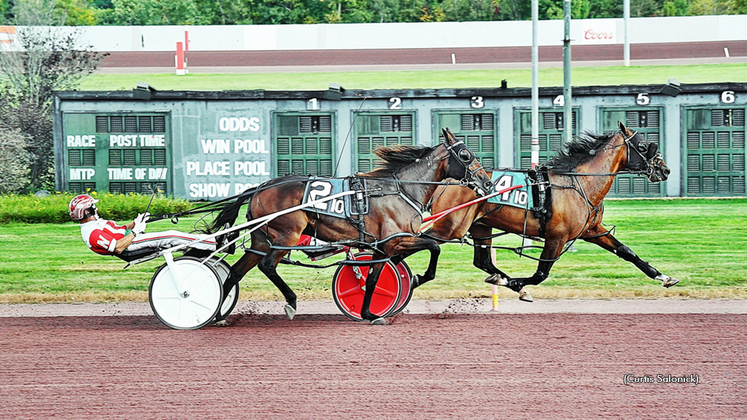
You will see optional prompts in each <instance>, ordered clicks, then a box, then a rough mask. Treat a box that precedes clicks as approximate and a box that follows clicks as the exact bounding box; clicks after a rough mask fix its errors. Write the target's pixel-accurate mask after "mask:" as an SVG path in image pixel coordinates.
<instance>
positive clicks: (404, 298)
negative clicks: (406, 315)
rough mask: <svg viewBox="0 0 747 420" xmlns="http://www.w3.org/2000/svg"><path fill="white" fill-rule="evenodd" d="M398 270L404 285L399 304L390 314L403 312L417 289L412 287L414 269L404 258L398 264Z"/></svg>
mask: <svg viewBox="0 0 747 420" xmlns="http://www.w3.org/2000/svg"><path fill="white" fill-rule="evenodd" d="M397 272H398V273H399V280H400V283H401V285H402V295H401V296H400V297H399V301H397V305H396V306H395V307H394V310H392V312H391V313H390V314H389V316H394V315H397V314H398V313H400V312H402V310H403V309H405V308H406V307H407V304H408V303H410V299H412V292H413V291H414V290H415V288H414V287H412V271H411V270H410V266H408V265H407V263H406V262H404V260H403V261H401V262H400V263H399V264H397Z"/></svg>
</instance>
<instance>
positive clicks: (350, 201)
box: [303, 178, 368, 218]
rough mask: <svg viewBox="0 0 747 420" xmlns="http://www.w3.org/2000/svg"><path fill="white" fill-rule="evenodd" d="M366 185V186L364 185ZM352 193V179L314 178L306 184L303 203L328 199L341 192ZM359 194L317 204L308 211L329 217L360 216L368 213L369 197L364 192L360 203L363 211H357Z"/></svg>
mask: <svg viewBox="0 0 747 420" xmlns="http://www.w3.org/2000/svg"><path fill="white" fill-rule="evenodd" d="M364 185H365V184H364ZM345 191H350V179H349V178H344V179H338V178H319V179H315V178H312V179H310V180H309V182H307V183H306V190H305V191H304V193H303V203H304V204H305V203H309V202H312V201H316V200H321V199H324V198H326V197H329V196H332V195H335V194H339V193H341V192H345ZM356 195H357V194H351V195H346V196H343V197H339V198H335V199H332V200H329V201H325V202H323V203H317V204H315V205H313V206H310V207H309V208H308V210H310V211H316V212H318V213H319V214H325V215H327V216H333V217H341V218H349V217H350V216H351V215H359V214H366V213H368V196H367V194H365V191H363V200H362V202H361V203H360V206H361V208H362V211H360V212H359V211H358V210H357V206H356V204H355V201H356V200H358V198H356Z"/></svg>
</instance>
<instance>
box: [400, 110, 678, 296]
mask: <svg viewBox="0 0 747 420" xmlns="http://www.w3.org/2000/svg"><path fill="white" fill-rule="evenodd" d="M618 124H619V128H620V130H619V132H616V133H610V134H605V135H594V134H591V133H587V134H586V135H584V136H582V137H581V138H579V139H577V140H575V141H573V142H570V143H568V144H567V145H566V146H565V148H564V150H561V151H560V152H559V154H558V155H557V156H556V157H554V158H553V159H551V160H550V161H549V162H548V163H547V175H546V178H547V179H546V180H545V182H544V184H545V185H544V186H545V191H546V196H547V198H546V202H547V203H548V206H547V208H545V209H539V211H531V210H530V209H526V208H524V209H522V208H519V207H511V206H508V205H503V204H497V203H496V204H494V203H489V202H487V201H481V202H479V203H477V204H474V205H472V206H469V207H466V208H463V209H460V210H458V211H454V212H452V213H449V214H448V215H447V216H445V217H443V218H442V219H439V220H437V221H436V222H434V224H433V226H432V227H431V229H430V230H428V231H426V232H425V233H424V236H428V237H430V238H433V239H436V240H438V241H439V242H443V241H447V240H452V239H458V238H462V237H463V236H464V235H465V234H466V233H467V232H468V231H469V233H470V235H471V237H472V238H473V239H474V243H475V251H474V261H473V263H474V265H475V266H476V267H477V268H479V269H481V270H483V271H485V272H487V273H488V274H490V276H489V277H488V278H487V279H486V280H485V281H486V282H488V283H493V284H498V285H501V286H506V287H508V288H510V289H512V290H514V291H516V292H519V297H520V298H521V299H522V300H527V301H531V300H532V298H531V295H530V294H529V292H528V291H527V290H526V289H524V286H525V285H537V284H540V283H541V282H542V281H543V280H545V279H546V278H547V277H548V275H549V274H550V269H551V268H552V266H553V264H554V263H555V261H557V260H558V258H559V257H560V256H561V255H562V253H563V252H564V247H565V246H566V244H567V243H568V242H569V241H574V240H576V239H583V240H585V241H587V242H591V243H594V244H597V245H599V246H600V247H602V248H604V249H606V250H607V251H610V252H612V253H614V254H615V255H617V256H618V257H620V258H622V259H624V260H625V261H628V262H631V263H633V264H634V265H635V266H636V267H637V268H638V269H639V270H641V271H642V272H643V273H644V274H646V275H647V276H648V277H650V278H652V279H655V280H659V281H661V282H662V285H663V286H664V287H671V286H673V285H675V284H677V282H678V281H679V280H677V279H675V278H672V277H669V276H667V275H665V274H662V273H660V272H659V271H658V270H657V269H655V268H654V267H652V266H651V265H650V264H649V263H647V262H646V261H643V260H642V259H641V258H640V257H638V256H637V255H636V254H635V253H634V252H633V251H632V250H631V249H630V248H628V247H627V246H625V245H624V244H623V243H621V242H620V241H618V240H617V239H616V238H615V237H614V236H613V235H612V232H611V231H608V230H607V229H605V228H604V227H603V226H602V216H603V212H604V205H603V203H604V198H605V196H606V195H607V193H608V192H609V190H610V188H611V187H612V183H613V181H614V179H615V175H616V174H617V173H618V172H620V171H623V170H628V171H630V172H634V173H640V174H645V175H646V176H647V177H648V179H649V180H650V181H651V182H660V181H665V180H666V179H667V177H668V176H669V172H670V171H669V168H668V167H667V165H666V163H665V162H664V160H663V158H662V155H661V154H660V153H658V146H657V145H656V144H653V143H649V142H647V141H646V140H645V139H644V138H643V137H642V136H641V135H639V134H638V133H637V132H636V131H631V130H628V129H627V128H626V127H625V126H624V125H623V124H622V123H618ZM495 189H496V190H500V188H499V185H498V183H496V185H495ZM434 197H435V198H434V202H433V206H432V210H433V213H434V214H435V213H438V212H440V211H442V210H445V209H448V208H451V207H453V203H460V202H461V203H466V202H468V201H470V200H472V199H475V198H476V196H475V194H472V193H471V191H470V190H468V189H466V188H460V187H458V186H456V187H451V186H446V187H439V190H438V191H437V192H436V193H435V195H434ZM493 229H499V230H502V231H505V232H509V233H515V234H518V235H521V236H524V237H528V238H533V239H537V238H540V239H544V241H545V245H544V248H543V250H542V254H541V256H540V258H539V264H538V266H537V271H536V272H535V273H534V275H532V276H531V277H520V278H512V277H509V276H508V275H507V274H506V273H504V272H502V271H501V270H499V269H498V268H496V267H495V266H494V265H493V262H492V260H491V255H490V251H489V249H490V245H491V239H490V237H491V233H492V230H493ZM433 258H434V256H433V255H432V256H431V260H432V259H433ZM435 258H438V256H435ZM431 264H433V261H431ZM429 274H430V273H428V272H426V273H425V274H424V275H423V276H416V280H417V284H416V285H415V286H418V285H421V284H423V283H425V282H427V281H429V280H432V279H433V277H431V276H430V275H429Z"/></svg>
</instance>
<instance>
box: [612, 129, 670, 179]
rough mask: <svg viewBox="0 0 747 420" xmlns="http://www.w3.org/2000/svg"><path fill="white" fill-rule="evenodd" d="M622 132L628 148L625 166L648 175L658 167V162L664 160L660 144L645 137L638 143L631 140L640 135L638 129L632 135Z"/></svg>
mask: <svg viewBox="0 0 747 420" xmlns="http://www.w3.org/2000/svg"><path fill="white" fill-rule="evenodd" d="M622 134H623V141H624V142H625V145H626V146H627V149H628V150H627V153H628V156H627V159H626V163H625V166H627V168H628V169H630V170H631V171H641V172H645V173H646V175H651V174H652V173H653V172H654V170H655V169H656V168H655V165H656V163H657V162H660V161H663V160H664V156H663V155H662V154H661V153H660V152H659V145H658V144H656V143H652V142H650V141H648V140H645V139H644V140H640V139H639V140H638V142H637V143H636V144H633V142H632V141H631V140H633V139H634V138H635V137H636V136H637V135H638V131H637V130H636V131H633V132H632V133H631V134H630V136H626V135H625V133H622ZM631 151H632V152H631Z"/></svg>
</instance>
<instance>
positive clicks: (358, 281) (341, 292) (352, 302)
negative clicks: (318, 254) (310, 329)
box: [332, 253, 402, 320]
mask: <svg viewBox="0 0 747 420" xmlns="http://www.w3.org/2000/svg"><path fill="white" fill-rule="evenodd" d="M354 259H355V260H356V261H370V260H371V254H370V253H361V254H356V255H355V257H354ZM369 269H370V267H368V266H365V265H364V266H352V265H341V266H340V267H339V268H338V269H337V271H336V272H335V275H334V278H333V279H332V297H333V298H334V300H335V303H336V304H337V307H338V308H340V310H341V311H342V313H343V314H345V315H347V316H348V317H350V318H352V319H355V320H361V319H362V318H361V307H362V306H363V296H364V295H365V289H364V287H365V285H366V278H367V277H368V270H369ZM401 294H402V285H401V282H400V278H399V274H398V272H397V270H396V269H395V268H394V265H393V264H391V263H386V264H385V265H384V268H383V269H382V270H381V275H380V276H379V281H378V282H377V283H376V289H375V290H374V293H373V297H372V298H371V312H373V313H374V314H376V315H377V316H381V317H384V316H387V315H388V314H389V312H391V311H392V310H393V309H394V308H395V307H396V305H397V303H399V301H400V296H401Z"/></svg>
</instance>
